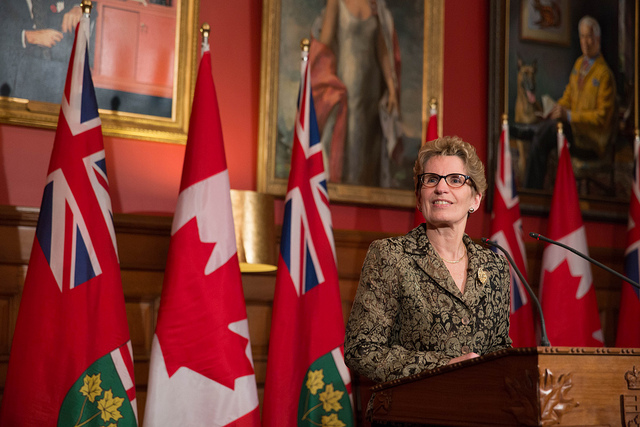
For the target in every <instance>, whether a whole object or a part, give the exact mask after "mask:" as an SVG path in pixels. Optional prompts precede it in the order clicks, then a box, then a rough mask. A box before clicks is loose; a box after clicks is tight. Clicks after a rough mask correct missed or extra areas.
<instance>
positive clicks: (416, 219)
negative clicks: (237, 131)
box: [413, 98, 438, 228]
mask: <svg viewBox="0 0 640 427" xmlns="http://www.w3.org/2000/svg"><path fill="white" fill-rule="evenodd" d="M434 139H438V105H437V104H436V100H435V98H434V99H432V100H431V104H430V109H429V121H428V122H427V133H426V136H425V138H424V143H423V144H422V145H423V146H424V144H426V143H427V142H428V141H433V140H434ZM423 222H424V217H423V216H422V212H420V210H419V208H418V207H416V211H415V213H414V215H413V228H416V227H417V226H419V225H420V224H422V223H423Z"/></svg>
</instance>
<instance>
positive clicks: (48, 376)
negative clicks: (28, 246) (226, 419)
mask: <svg viewBox="0 0 640 427" xmlns="http://www.w3.org/2000/svg"><path fill="white" fill-rule="evenodd" d="M88 40H89V15H88V13H87V14H84V15H83V17H82V18H81V20H80V23H79V24H78V27H77V28H76V36H75V42H74V46H73V49H72V52H71V59H70V61H69V69H68V72H67V78H66V84H65V89H64V94H63V98H62V102H61V111H60V114H59V118H58V128H57V131H56V135H55V140H54V144H53V151H52V153H51V159H50V163H49V169H48V174H47V181H46V185H45V188H44V192H43V196H42V204H41V206H40V215H39V217H38V223H37V226H36V235H35V239H34V242H33V246H32V250H31V257H30V259H29V267H28V270H27V275H26V278H25V284H24V290H23V293H22V299H21V303H20V309H19V312H18V319H17V323H16V328H15V333H14V337H13V343H12V346H11V355H10V357H9V368H8V374H7V381H6V385H5V389H4V396H3V400H2V411H1V414H0V425H3V426H36V425H37V426H55V425H69V426H73V425H82V424H84V425H98V420H99V421H100V424H99V425H109V424H112V425H115V424H117V425H118V426H135V425H137V409H136V399H135V396H136V393H135V385H134V376H133V356H132V350H131V341H130V339H129V328H128V325H127V317H126V311H125V304H124V295H123V292H122V279H121V276H120V265H119V261H118V250H117V246H116V235H115V229H114V225H113V211H112V208H111V199H110V196H109V181H108V179H107V169H106V162H105V151H104V145H103V141H102V130H101V122H100V117H99V116H98V106H97V103H96V97H95V92H94V89H93V83H92V81H91V71H90V69H89V56H88V48H87V46H88Z"/></svg>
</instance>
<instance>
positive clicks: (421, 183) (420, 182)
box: [416, 172, 477, 191]
mask: <svg viewBox="0 0 640 427" xmlns="http://www.w3.org/2000/svg"><path fill="white" fill-rule="evenodd" d="M425 175H433V176H437V177H438V181H437V182H436V183H435V184H434V185H432V186H429V185H425V184H424V178H423V176H425ZM452 175H457V176H463V177H464V182H463V183H462V184H460V185H459V186H457V187H456V186H453V185H451V184H449V181H447V178H448V177H450V176H452ZM417 178H418V184H417V187H416V190H417V191H419V190H420V188H422V187H426V188H433V187H437V186H438V184H440V181H441V180H442V179H444V182H445V183H446V184H447V185H448V186H449V187H451V188H462V187H463V186H464V185H465V184H466V183H467V181H471V185H472V186H473V188H474V189H476V183H475V182H474V181H473V178H472V177H471V176H469V175H465V174H463V173H456V172H454V173H450V174H447V175H439V174H437V173H433V172H424V173H421V174H420V175H418V177H417ZM476 191H477V189H476Z"/></svg>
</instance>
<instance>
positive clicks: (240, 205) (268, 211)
mask: <svg viewBox="0 0 640 427" xmlns="http://www.w3.org/2000/svg"><path fill="white" fill-rule="evenodd" d="M273 203H274V197H273V196H272V195H269V194H264V193H258V192H255V191H247V190H231V205H232V209H233V222H234V225H235V231H236V246H237V249H238V260H239V261H240V271H241V272H243V273H261V272H269V271H275V270H276V269H277V263H276V246H275V241H276V238H275V221H274V211H273Z"/></svg>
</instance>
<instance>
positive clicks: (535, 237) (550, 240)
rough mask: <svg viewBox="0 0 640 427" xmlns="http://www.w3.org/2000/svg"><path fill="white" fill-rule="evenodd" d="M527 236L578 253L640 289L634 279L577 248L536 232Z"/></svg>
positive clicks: (639, 285)
mask: <svg viewBox="0 0 640 427" xmlns="http://www.w3.org/2000/svg"><path fill="white" fill-rule="evenodd" d="M529 236H531V237H533V238H534V239H536V240H542V241H545V242H547V243H551V244H552V245H557V246H560V247H561V248H565V249H566V250H568V251H569V252H572V253H574V254H576V255H578V256H579V257H581V258H584V259H586V260H587V261H589V262H590V263H592V264H595V265H597V266H598V267H600V268H602V269H604V270H606V271H608V272H609V273H611V274H613V275H615V276H617V277H619V278H620V279H622V280H624V281H625V282H627V283H628V284H630V285H632V286H635V287H636V288H638V289H640V284H638V282H635V281H633V280H631V279H629V278H628V277H626V276H623V275H622V274H620V273H618V272H617V271H615V270H614V269H612V268H609V267H607V266H606V265H604V264H602V263H600V262H598V261H596V260H595V259H593V258H591V257H590V256H587V255H585V254H583V253H580V252H578V251H577V250H575V249H573V248H572V247H570V246H567V245H565V244H564V243H560V242H556V241H555V240H552V239H550V238H548V237H544V236H543V235H542V234H538V233H533V232H532V233H529Z"/></svg>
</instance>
